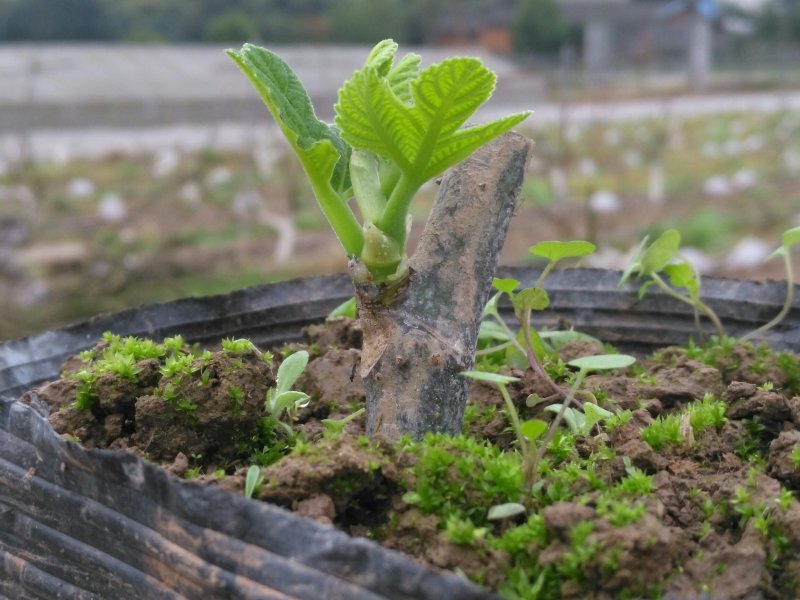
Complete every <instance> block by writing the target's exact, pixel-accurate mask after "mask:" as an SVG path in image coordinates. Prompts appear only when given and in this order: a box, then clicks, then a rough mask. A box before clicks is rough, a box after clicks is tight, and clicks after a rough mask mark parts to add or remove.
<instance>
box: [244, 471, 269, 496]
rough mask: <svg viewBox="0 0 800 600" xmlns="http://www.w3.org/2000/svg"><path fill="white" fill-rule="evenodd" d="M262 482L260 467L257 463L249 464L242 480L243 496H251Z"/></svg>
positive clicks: (262, 476)
mask: <svg viewBox="0 0 800 600" xmlns="http://www.w3.org/2000/svg"><path fill="white" fill-rule="evenodd" d="M262 483H264V475H263V474H262V473H261V468H260V467H259V466H258V465H250V468H249V469H247V475H246V476H245V480H244V497H245V498H252V497H253V494H255V493H257V492H258V489H259V488H260V487H261V484H262Z"/></svg>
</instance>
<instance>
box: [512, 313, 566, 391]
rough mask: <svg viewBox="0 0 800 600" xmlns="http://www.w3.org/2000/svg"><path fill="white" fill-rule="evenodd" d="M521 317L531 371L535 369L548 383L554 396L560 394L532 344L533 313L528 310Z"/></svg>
mask: <svg viewBox="0 0 800 600" xmlns="http://www.w3.org/2000/svg"><path fill="white" fill-rule="evenodd" d="M521 316H522V319H521V320H520V326H521V327H522V336H523V339H524V340H525V348H524V349H523V353H524V354H525V358H527V359H528V364H530V366H531V369H533V370H534V372H535V373H536V374H537V375H538V376H539V377H540V378H542V379H543V380H544V381H545V382H547V385H548V386H549V387H550V391H551V392H553V393H554V394H560V393H561V389H560V388H559V387H558V386H557V385H556V383H555V381H553V380H552V379H551V378H550V375H548V374H547V372H546V371H545V370H544V369H543V368H542V366H541V365H540V364H539V359H538V358H537V357H536V350H535V349H534V348H533V344H532V342H531V339H532V337H533V332H531V311H530V310H526V311H524V313H523V314H522V315H521ZM515 339H516V338H515ZM537 339H538V338H537Z"/></svg>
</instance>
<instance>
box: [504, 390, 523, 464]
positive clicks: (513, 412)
mask: <svg viewBox="0 0 800 600" xmlns="http://www.w3.org/2000/svg"><path fill="white" fill-rule="evenodd" d="M497 385H498V387H499V388H500V393H501V394H502V395H503V400H505V403H506V412H507V413H508V418H509V419H510V420H511V426H512V427H513V428H514V433H515V434H516V436H517V441H519V448H520V451H521V452H522V456H527V455H528V438H526V437H525V435H524V434H523V433H522V424H521V423H520V422H519V413H517V407H516V406H514V403H513V402H512V401H511V396H509V395H508V390H507V389H506V386H505V384H503V383H498V384H497Z"/></svg>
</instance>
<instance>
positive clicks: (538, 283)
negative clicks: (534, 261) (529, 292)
mask: <svg viewBox="0 0 800 600" xmlns="http://www.w3.org/2000/svg"><path fill="white" fill-rule="evenodd" d="M555 264H556V263H555V261H552V260H551V261H550V262H548V263H547V266H546V267H545V268H544V269H542V273H541V274H540V275H539V277H538V278H537V279H536V283H535V284H534V285H533V287H537V288H538V287H542V284H543V283H544V280H545V279H547V276H548V275H549V274H550V271H552V270H553V267H554V266H555Z"/></svg>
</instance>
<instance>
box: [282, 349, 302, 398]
mask: <svg viewBox="0 0 800 600" xmlns="http://www.w3.org/2000/svg"><path fill="white" fill-rule="evenodd" d="M307 364H308V352H306V351H305V350H300V351H298V352H294V353H293V354H290V355H289V356H287V357H286V358H285V359H283V362H282V363H281V366H280V367H278V378H277V381H276V383H275V390H276V392H277V394H278V395H280V394H283V393H285V392H288V391H289V390H291V389H292V386H293V385H294V383H295V381H297V378H298V377H300V374H301V373H302V372H303V369H305V368H306V365H307Z"/></svg>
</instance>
